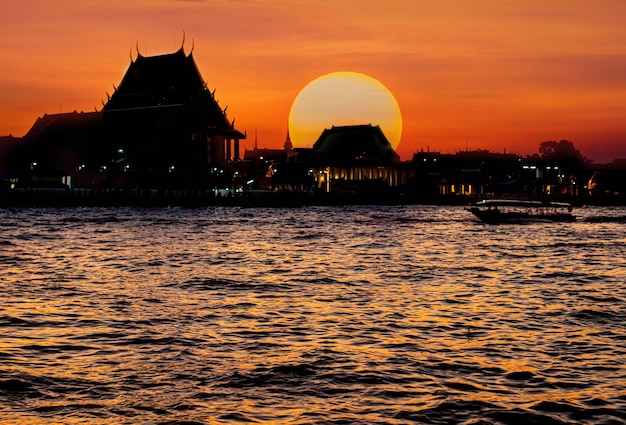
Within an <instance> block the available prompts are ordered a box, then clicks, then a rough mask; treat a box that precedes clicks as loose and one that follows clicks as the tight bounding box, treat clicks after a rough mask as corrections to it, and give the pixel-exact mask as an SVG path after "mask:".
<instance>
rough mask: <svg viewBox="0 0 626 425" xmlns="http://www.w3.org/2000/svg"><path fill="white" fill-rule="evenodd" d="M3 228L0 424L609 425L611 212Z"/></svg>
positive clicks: (612, 395)
mask: <svg viewBox="0 0 626 425" xmlns="http://www.w3.org/2000/svg"><path fill="white" fill-rule="evenodd" d="M576 212H577V214H578V220H577V222H575V223H552V224H550V223H542V224H529V225H523V226H489V225H483V224H481V223H477V222H476V221H474V220H473V219H472V218H471V217H470V215H469V213H467V212H466V211H464V210H463V209H462V208H460V207H434V206H395V207H394V206H386V207H385V206H378V207H375V206H369V207H359V206H350V207H335V208H329V207H307V208H296V209H281V208H272V209H263V208H258V209H241V208H226V207H210V208H195V209H176V208H174V209H167V208H163V209H160V208H152V209H142V208H67V209H66V208H19V209H0V266H1V267H0V289H2V292H1V293H0V297H1V298H0V299H1V305H2V311H1V312H0V329H1V330H2V334H3V338H2V339H1V340H0V341H1V343H0V344H1V349H0V423H18V424H40V423H66V424H86V423H89V424H110V423H116V424H135V423H156V424H165V423H203V424H223V423H224V424H226V423H275V424H278V423H289V424H328V423H330V424H333V423H337V424H338V423H367V424H405V423H428V424H449V423H466V424H478V423H484V424H509V423H510V424H517V423H536V424H544V423H548V424H571V423H592V424H618V423H625V422H626V391H625V390H624V388H625V387H626V368H625V367H624V361H623V359H624V356H625V355H626V331H625V330H624V326H623V318H624V317H626V295H625V294H626V291H625V290H626V284H625V280H626V231H625V228H624V217H626V209H625V208H586V209H578V210H576Z"/></svg>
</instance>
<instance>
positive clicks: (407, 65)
mask: <svg viewBox="0 0 626 425" xmlns="http://www.w3.org/2000/svg"><path fill="white" fill-rule="evenodd" d="M624 16H626V3H625V2H623V1H622V0H602V1H600V2H596V3H594V4H593V6H590V4H589V2H588V1H583V0H569V1H565V0H554V1H550V2H548V3H546V2H528V1H517V0H516V1H511V2H506V3H503V2H498V1H495V0H477V1H472V2H461V1H455V0H442V1H437V2H426V1H413V0H399V1H395V2H393V3H389V4H385V5H384V6H383V5H381V4H380V2H378V1H374V0H360V1H358V2H357V1H342V2H336V1H333V2H331V1H326V0H323V1H319V2H314V3H310V2H303V1H301V0H283V1H280V2H273V3H268V2H265V1H264V0H251V1H245V2H243V1H237V2H235V1H230V0H214V1H202V0H198V1H184V0H159V1H148V0H136V1H133V2H128V1H121V0H110V1H107V2H104V1H93V2H70V1H59V2H52V3H51V2H48V1H44V0H28V1H25V2H3V3H2V5H1V6H0V52H2V57H3V58H4V59H3V63H2V72H1V73H0V135H8V134H13V135H14V136H22V135H24V134H25V133H26V132H27V131H28V129H29V128H30V127H31V126H32V124H33V123H34V122H35V120H36V118H37V117H39V116H42V115H43V114H45V113H48V114H50V113H57V112H59V111H62V112H69V111H73V110H77V111H81V110H82V111H93V110H94V109H101V108H102V101H106V99H107V93H109V94H110V93H112V92H113V90H114V88H113V86H114V85H118V84H119V83H120V80H121V78H122V76H123V74H124V71H125V70H126V68H127V67H128V64H129V62H130V60H131V59H130V57H129V56H131V57H136V55H137V49H138V50H139V52H140V53H141V54H143V55H146V56H149V55H158V54H165V53H171V52H174V51H176V50H178V49H179V48H180V47H181V45H183V32H185V34H186V40H185V43H184V49H185V51H186V52H187V53H189V52H191V50H192V48H193V55H194V58H195V59H196V62H197V64H198V67H199V69H200V72H201V74H202V76H203V78H204V79H205V81H206V82H207V85H208V87H209V88H210V89H211V90H213V89H216V97H217V98H218V99H219V100H220V105H222V106H228V113H229V117H231V118H236V123H237V128H239V129H241V130H242V131H247V132H248V134H252V133H253V132H256V133H257V134H258V144H259V147H281V146H282V145H283V143H284V140H285V132H286V127H287V126H288V121H289V112H290V108H291V106H292V104H293V101H294V99H295V98H296V96H297V95H298V93H299V92H300V91H301V90H302V88H303V87H305V86H306V85H307V84H308V83H310V82H311V81H313V80H315V79H316V78H318V77H319V76H321V75H325V74H329V73H333V72H338V71H342V70H351V71H354V72H358V73H361V74H365V75H369V76H372V77H374V78H375V79H376V80H378V81H381V82H382V83H383V84H384V85H385V87H387V88H388V90H389V91H390V92H391V93H393V95H394V96H395V98H396V100H397V103H398V105H399V108H400V110H401V111H402V118H403V129H402V140H401V142H400V144H399V145H398V149H397V150H398V153H399V154H400V155H401V156H402V158H403V159H410V158H411V155H412V154H413V153H414V152H416V151H419V150H421V149H424V150H426V149H430V150H436V151H441V152H444V153H454V152H456V151H459V150H464V149H466V148H469V149H488V150H491V151H494V152H502V151H504V150H506V151H507V152H515V153H519V154H523V155H525V154H532V153H536V152H537V147H538V145H539V144H540V143H541V142H543V141H546V140H560V139H568V140H571V141H572V142H573V143H574V144H575V145H576V147H577V148H578V149H579V150H580V151H581V152H582V153H583V154H584V155H585V156H587V157H589V158H591V159H593V160H596V161H598V162H607V161H610V160H612V159H613V158H618V157H626V119H624V117H626V104H625V103H624V101H623V99H624V98H626V43H625V41H626V25H624V18H623V17H624ZM255 129H256V130H255ZM253 144H254V141H253V140H251V138H249V139H248V140H247V141H246V146H244V147H245V148H247V149H252V147H253Z"/></svg>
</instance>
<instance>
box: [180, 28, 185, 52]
mask: <svg viewBox="0 0 626 425" xmlns="http://www.w3.org/2000/svg"><path fill="white" fill-rule="evenodd" d="M184 47H185V31H183V43H182V44H181V45H180V50H183V49H184Z"/></svg>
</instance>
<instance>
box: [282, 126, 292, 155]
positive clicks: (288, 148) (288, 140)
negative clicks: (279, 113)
mask: <svg viewBox="0 0 626 425" xmlns="http://www.w3.org/2000/svg"><path fill="white" fill-rule="evenodd" d="M283 146H284V148H285V150H286V151H287V152H291V151H292V150H293V143H291V136H289V128H287V138H286V139H285V144H284V145H283Z"/></svg>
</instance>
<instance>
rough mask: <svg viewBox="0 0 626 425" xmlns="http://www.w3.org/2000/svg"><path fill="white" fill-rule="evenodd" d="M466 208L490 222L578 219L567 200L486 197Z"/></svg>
mask: <svg viewBox="0 0 626 425" xmlns="http://www.w3.org/2000/svg"><path fill="white" fill-rule="evenodd" d="M466 210H467V211H469V212H471V213H472V214H474V215H475V216H476V217H478V218H479V219H480V221H482V222H483V223H489V224H501V223H531V222H572V221H576V217H574V215H573V214H572V206H571V205H570V204H568V203H566V202H540V201H525V200H514V199H484V200H482V201H478V202H476V203H475V204H473V205H470V206H468V207H467V208H466Z"/></svg>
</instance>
